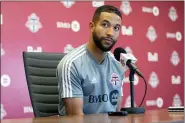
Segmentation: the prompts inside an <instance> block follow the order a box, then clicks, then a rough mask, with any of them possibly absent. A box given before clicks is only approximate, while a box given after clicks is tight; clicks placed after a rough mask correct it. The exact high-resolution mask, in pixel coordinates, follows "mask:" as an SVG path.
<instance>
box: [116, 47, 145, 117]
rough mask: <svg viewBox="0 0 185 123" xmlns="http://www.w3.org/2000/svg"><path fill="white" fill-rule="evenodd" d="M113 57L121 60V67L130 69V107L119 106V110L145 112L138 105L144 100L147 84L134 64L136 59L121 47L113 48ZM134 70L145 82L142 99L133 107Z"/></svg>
mask: <svg viewBox="0 0 185 123" xmlns="http://www.w3.org/2000/svg"><path fill="white" fill-rule="evenodd" d="M114 57H115V59H116V60H117V61H119V62H121V64H122V65H123V67H125V66H127V67H128V68H129V69H130V75H129V80H130V95H131V107H128V108H121V111H127V112H128V113H131V114H139V113H144V112H145V108H143V107H140V106H141V105H142V103H143V101H144V98H145V95H146V90H147V84H146V80H145V78H144V76H143V75H142V73H141V72H140V71H139V69H138V68H137V66H136V65H135V64H134V63H135V62H136V61H137V59H136V58H135V57H134V56H133V55H132V54H129V53H127V52H126V51H125V50H124V49H123V48H121V47H118V48H116V49H115V50H114ZM135 72H136V73H137V74H138V75H139V76H140V77H142V78H143V80H144V82H145V86H146V89H145V94H144V97H143V100H142V102H141V104H140V106H139V107H135V106H134V84H133V82H134V74H135Z"/></svg>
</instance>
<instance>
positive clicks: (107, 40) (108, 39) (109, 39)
mask: <svg viewBox="0 0 185 123" xmlns="http://www.w3.org/2000/svg"><path fill="white" fill-rule="evenodd" d="M104 41H105V43H106V44H112V43H113V40H112V39H111V38H104Z"/></svg>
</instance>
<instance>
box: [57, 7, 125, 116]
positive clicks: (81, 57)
mask: <svg viewBox="0 0 185 123" xmlns="http://www.w3.org/2000/svg"><path fill="white" fill-rule="evenodd" d="M121 22H122V16H121V13H120V11H119V10H118V9H117V8H115V7H113V6H111V5H104V6H101V7H99V8H97V9H96V11H95V13H94V16H93V19H92V22H90V23H89V29H90V32H91V34H90V39H89V41H88V42H87V44H84V45H82V46H80V47H78V48H76V49H75V50H73V51H71V52H70V53H68V54H67V55H66V56H65V57H64V58H63V59H62V60H61V61H60V63H59V65H58V67H57V76H58V82H59V113H60V115H84V114H95V113H107V112H109V111H119V110H120V108H121V99H122V96H123V95H122V84H123V83H122V79H123V74H124V73H123V71H122V70H121V64H120V63H119V62H117V61H116V60H115V58H114V56H113V55H112V54H111V53H110V52H108V51H110V50H111V48H112V47H113V46H114V44H115V43H116V42H117V39H118V37H119V34H120V30H121Z"/></svg>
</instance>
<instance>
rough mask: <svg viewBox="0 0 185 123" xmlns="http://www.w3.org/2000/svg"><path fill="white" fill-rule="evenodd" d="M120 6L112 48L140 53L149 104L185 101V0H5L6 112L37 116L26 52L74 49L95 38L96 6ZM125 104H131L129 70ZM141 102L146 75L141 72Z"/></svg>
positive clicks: (3, 101)
mask: <svg viewBox="0 0 185 123" xmlns="http://www.w3.org/2000/svg"><path fill="white" fill-rule="evenodd" d="M103 4H111V5H114V6H116V7H118V8H119V9H120V11H121V12H122V15H123V20H122V22H123V25H122V28H121V34H120V38H119V40H118V42H117V44H116V45H115V47H114V48H113V49H112V51H113V50H114V49H115V48H116V47H118V46H119V47H120V46H121V47H123V48H126V51H127V52H129V53H132V54H133V55H134V56H135V57H136V58H137V59H138V61H137V63H136V64H137V66H138V67H139V69H140V70H141V71H142V73H143V74H144V76H145V78H146V80H147V84H148V91H147V95H146V98H145V101H144V103H143V105H142V106H144V107H145V108H146V109H147V110H152V109H161V108H168V106H180V105H183V104H184V102H183V100H184V93H183V87H184V76H183V75H184V71H183V68H184V64H183V63H184V52H183V49H184V47H183V46H184V35H183V34H184V31H183V27H184V24H183V22H184V2H180V1H179V2H121V1H118V2H110V1H109V2H108V1H101V2H97V1H89V2H74V1H68V2H67V1H65V2H62V1H61V2H60V1H58V2H1V118H4V119H9V118H24V117H33V109H32V106H31V102H30V98H29V93H28V88H27V83H26V78H25V73H24V67H23V58H22V52H23V51H28V52H70V51H71V50H72V49H73V48H76V47H78V46H80V45H81V44H83V43H86V42H87V41H88V39H89V28H88V24H89V21H90V20H91V19H92V16H93V13H94V11H95V9H96V7H98V6H101V5H103ZM124 82H125V84H124V86H123V91H124V97H123V99H124V101H123V104H122V107H127V106H129V105H130V96H129V95H130V90H129V88H130V84H129V79H128V71H127V73H126V75H125V79H124ZM134 85H135V105H136V106H138V105H139V104H140V103H141V100H142V97H143V95H144V89H145V85H144V81H143V80H142V79H141V78H139V77H138V76H137V75H136V76H135V82H134Z"/></svg>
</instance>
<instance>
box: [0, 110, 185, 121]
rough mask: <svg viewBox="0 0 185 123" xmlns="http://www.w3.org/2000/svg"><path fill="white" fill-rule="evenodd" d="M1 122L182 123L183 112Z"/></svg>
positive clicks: (158, 111)
mask: <svg viewBox="0 0 185 123" xmlns="http://www.w3.org/2000/svg"><path fill="white" fill-rule="evenodd" d="M1 122H2V123H184V112H168V110H166V109H160V110H147V111H146V112H145V113H144V114H128V115H127V116H109V115H108V114H90V115H84V116H52V117H39V118H20V119H4V120H2V121H1Z"/></svg>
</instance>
